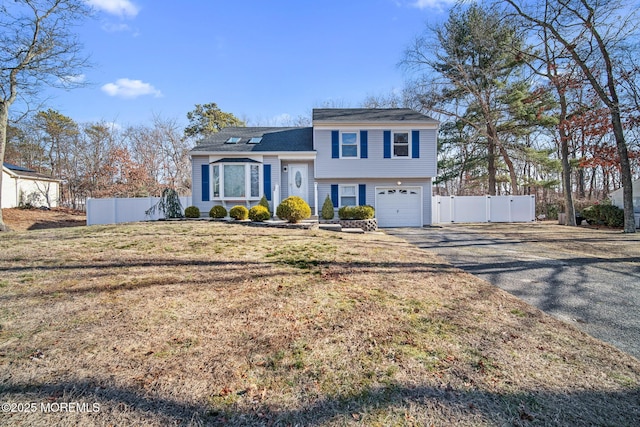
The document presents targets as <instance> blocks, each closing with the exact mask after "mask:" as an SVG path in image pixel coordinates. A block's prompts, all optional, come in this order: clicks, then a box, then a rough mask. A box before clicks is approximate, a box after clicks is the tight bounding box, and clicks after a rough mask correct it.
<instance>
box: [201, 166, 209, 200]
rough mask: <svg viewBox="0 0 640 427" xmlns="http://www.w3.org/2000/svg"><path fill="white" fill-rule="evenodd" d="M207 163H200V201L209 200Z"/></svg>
mask: <svg viewBox="0 0 640 427" xmlns="http://www.w3.org/2000/svg"><path fill="white" fill-rule="evenodd" d="M209 191H211V189H210V188H209V165H202V201H203V202H208V201H209Z"/></svg>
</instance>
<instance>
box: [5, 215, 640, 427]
mask: <svg viewBox="0 0 640 427" xmlns="http://www.w3.org/2000/svg"><path fill="white" fill-rule="evenodd" d="M0 247H1V248H2V250H1V251H0V273H1V274H0V299H1V300H2V304H1V305H0V400H2V402H9V403H12V402H13V403H16V404H17V403H20V402H22V403H36V406H37V410H36V411H33V412H31V413H20V412H4V413H3V414H0V424H3V425H42V426H45V425H53V424H56V425H134V424H136V425H158V426H161V425H174V424H178V425H242V426H245V425H256V426H262V425H264V426H279V425H281V426H286V425H345V424H354V425H355V424H357V425H367V426H371V425H374V426H375V425H379V426H388V425H403V426H404V425H416V426H423V425H430V424H434V425H451V424H455V425H470V426H471V425H473V426H476V425H539V424H541V425H547V424H548V425H616V426H624V425H629V426H631V425H635V423H636V422H637V420H638V419H640V409H639V407H640V405H639V404H638V403H639V399H640V387H639V384H640V362H639V361H638V360H636V359H634V358H632V357H631V356H628V355H626V354H624V353H622V352H620V351H618V350H616V349H614V348H613V347H611V346H609V345H607V344H604V343H602V342H599V341H596V340H594V339H592V338H591V337H589V336H587V335H585V334H583V333H581V332H580V331H578V330H576V329H575V328H573V327H571V326H569V325H566V324H564V323H562V322H560V321H557V320H555V319H553V318H551V317H550V316H547V315H545V314H543V313H541V312H540V311H538V310H537V309H535V308H532V307H531V306H528V305H526V304H524V303H523V302H521V301H519V300H517V299H516V298H514V297H512V296H510V295H509V294H507V293H506V292H503V291H501V290H499V289H497V288H495V287H493V286H490V285H488V284H487V283H486V282H483V281H481V280H479V279H476V278H474V277H473V276H470V275H468V274H466V273H463V272H461V271H460V270H457V269H454V268H452V267H451V266H450V265H448V264H445V263H444V262H443V261H442V260H441V259H440V258H438V257H437V256H435V255H433V254H430V253H427V252H424V251H419V250H417V249H416V248H415V247H413V246H410V245H408V244H406V243H404V242H403V241H401V240H398V239H395V238H393V237H389V236H386V235H347V234H343V233H332V232H323V231H308V230H289V229H271V228H256V227H246V226H240V225H230V224H221V223H215V222H158V223H142V224H127V225H118V226H94V227H78V228H67V229H56V230H39V231H31V232H19V233H7V234H2V235H0ZM43 402H44V403H45V404H46V403H55V404H61V403H69V402H77V403H80V404H82V403H87V404H90V405H93V404H94V403H97V404H98V407H99V410H98V411H92V412H87V411H75V412H71V411H69V410H68V409H67V410H64V411H63V410H56V411H54V410H51V406H49V407H46V405H45V409H46V408H49V409H50V410H49V411H48V412H47V411H43V410H42V407H41V404H42V403H43ZM86 407H89V408H91V409H92V410H93V409H95V408H96V407H94V406H85V407H82V408H86ZM57 408H59V406H58V407H55V406H54V409H57ZM4 409H5V407H4V406H3V410H4ZM17 409H18V407H17V405H16V410H17Z"/></svg>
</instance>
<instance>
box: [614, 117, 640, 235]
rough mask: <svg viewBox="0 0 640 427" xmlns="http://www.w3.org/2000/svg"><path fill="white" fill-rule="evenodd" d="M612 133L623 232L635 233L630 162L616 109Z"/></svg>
mask: <svg viewBox="0 0 640 427" xmlns="http://www.w3.org/2000/svg"><path fill="white" fill-rule="evenodd" d="M611 117H612V124H613V135H614V136H615V138H616V145H617V146H618V154H619V155H620V178H621V180H622V201H623V206H624V232H625V233H635V232H636V221H635V217H634V214H633V178H632V176H631V162H630V161H629V153H628V152H627V144H626V142H625V140H624V131H623V130H622V120H620V112H619V111H617V110H616V109H612V111H611Z"/></svg>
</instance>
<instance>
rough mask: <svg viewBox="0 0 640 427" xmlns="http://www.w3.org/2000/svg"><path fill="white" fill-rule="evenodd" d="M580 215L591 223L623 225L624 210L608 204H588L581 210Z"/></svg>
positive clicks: (609, 225)
mask: <svg viewBox="0 0 640 427" xmlns="http://www.w3.org/2000/svg"><path fill="white" fill-rule="evenodd" d="M582 216H583V217H584V219H586V220H587V222H588V223H589V224H592V225H594V224H595V225H606V226H608V227H623V226H624V210H622V209H620V208H619V207H617V206H613V205H609V204H603V205H593V206H589V207H587V208H585V209H583V210H582Z"/></svg>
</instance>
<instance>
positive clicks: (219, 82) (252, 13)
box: [47, 0, 453, 126]
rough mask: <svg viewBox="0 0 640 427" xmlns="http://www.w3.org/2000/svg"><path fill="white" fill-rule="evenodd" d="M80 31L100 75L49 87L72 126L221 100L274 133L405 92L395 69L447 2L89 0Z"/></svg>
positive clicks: (143, 118) (181, 112)
mask: <svg viewBox="0 0 640 427" xmlns="http://www.w3.org/2000/svg"><path fill="white" fill-rule="evenodd" d="M86 1H87V3H89V4H91V5H92V6H93V8H94V9H95V10H96V14H95V18H94V19H92V20H90V21H88V22H87V23H86V25H84V26H82V27H80V28H79V29H78V31H79V36H80V38H81V40H82V41H83V43H84V47H85V50H86V52H87V53H88V54H90V57H91V62H92V63H93V64H95V65H94V67H92V68H89V69H87V70H86V72H85V74H84V76H82V77H81V78H84V79H86V82H88V83H89V85H88V86H87V87H84V88H80V89H74V90H72V91H68V92H65V91H62V90H52V91H51V93H50V95H51V96H52V98H51V99H49V101H48V103H47V107H50V108H54V109H57V110H58V111H60V112H61V113H63V114H65V115H67V116H70V117H71V118H73V119H74V120H76V121H77V122H89V121H100V120H104V121H108V122H116V123H118V124H119V125H121V126H126V125H136V124H148V123H149V122H150V120H151V119H152V117H153V115H154V114H156V115H160V116H161V117H163V118H171V119H176V120H178V122H179V123H180V124H181V125H184V124H186V113H187V112H188V111H190V110H193V108H194V106H195V104H205V103H208V102H216V103H217V104H218V106H219V107H220V108H221V109H222V110H224V111H228V112H231V113H233V114H235V115H236V116H238V117H240V118H243V119H246V120H248V122H249V124H253V125H257V124H263V125H265V124H270V125H277V124H280V123H281V122H282V119H286V117H288V116H290V117H297V116H299V115H308V114H309V113H310V111H311V108H313V107H314V106H320V105H322V104H323V103H326V102H329V103H333V104H338V105H340V106H344V107H357V106H359V104H360V103H361V102H362V101H363V100H364V98H365V97H367V96H368V95H379V94H386V93H389V92H390V91H392V90H394V89H395V90H400V89H401V88H402V86H403V81H404V76H403V72H402V70H401V69H400V68H398V66H397V64H398V62H399V61H400V59H401V58H402V53H403V50H404V49H405V48H406V47H407V45H408V44H409V43H410V42H411V41H412V39H413V38H414V37H415V36H416V35H418V34H419V33H420V32H422V31H423V30H424V28H425V24H427V23H435V22H439V21H441V20H442V19H444V18H445V17H446V14H447V10H448V8H449V7H450V5H451V4H452V3H453V1H452V0H182V1H175V0H86Z"/></svg>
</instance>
